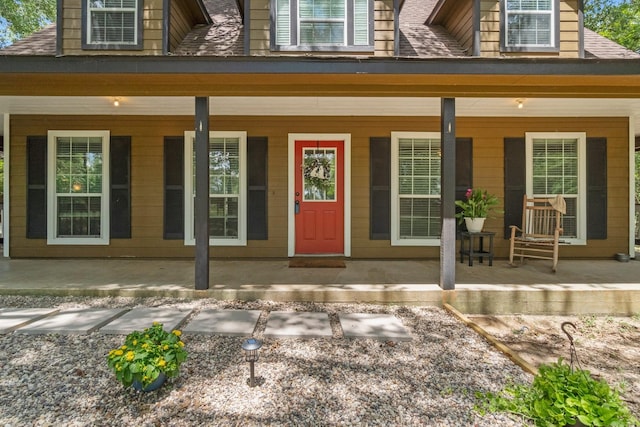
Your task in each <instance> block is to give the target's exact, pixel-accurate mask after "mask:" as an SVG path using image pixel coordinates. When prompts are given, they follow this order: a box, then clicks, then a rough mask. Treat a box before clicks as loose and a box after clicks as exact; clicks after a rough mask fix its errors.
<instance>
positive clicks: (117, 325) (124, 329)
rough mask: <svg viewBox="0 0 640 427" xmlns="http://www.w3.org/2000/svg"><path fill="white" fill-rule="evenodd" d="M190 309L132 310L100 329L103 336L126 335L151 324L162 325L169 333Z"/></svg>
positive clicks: (180, 322) (159, 308)
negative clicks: (157, 323)
mask: <svg viewBox="0 0 640 427" xmlns="http://www.w3.org/2000/svg"><path fill="white" fill-rule="evenodd" d="M191 311H192V310H191V309H190V308H189V309H179V308H163V307H154V308H146V307H143V308H134V309H132V310H131V311H129V312H128V313H127V314H125V315H124V316H122V317H119V318H118V319H116V320H114V321H113V322H111V323H109V324H108V325H106V326H104V327H103V328H102V329H100V332H102V333H103V334H120V335H127V334H130V333H131V332H133V331H142V330H143V329H146V328H149V327H150V326H151V325H153V322H159V323H162V327H163V328H164V330H165V331H169V332H171V331H172V330H174V329H178V327H179V326H180V325H181V324H182V322H184V320H185V319H186V318H187V316H189V314H190V313H191Z"/></svg>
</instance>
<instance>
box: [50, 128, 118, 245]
mask: <svg viewBox="0 0 640 427" xmlns="http://www.w3.org/2000/svg"><path fill="white" fill-rule="evenodd" d="M47 153H48V157H49V158H48V177H47V180H48V185H47V192H48V194H47V197H48V203H47V218H48V225H47V243H48V244H64V245H66V244H69V245H106V244H109V131H49V133H48V149H47Z"/></svg>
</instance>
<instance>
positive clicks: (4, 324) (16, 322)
mask: <svg viewBox="0 0 640 427" xmlns="http://www.w3.org/2000/svg"><path fill="white" fill-rule="evenodd" d="M58 311H60V310H57V309H54V308H2V309H0V334H8V333H9V332H12V331H14V330H16V329H18V328H20V327H22V326H25V325H28V324H29V323H33V322H35V321H38V320H40V319H42V318H44V317H47V316H49V315H51V314H55V313H57V312H58Z"/></svg>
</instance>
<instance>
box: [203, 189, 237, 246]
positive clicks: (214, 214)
mask: <svg viewBox="0 0 640 427" xmlns="http://www.w3.org/2000/svg"><path fill="white" fill-rule="evenodd" d="M209 236H210V237H214V238H236V237H238V198H237V197H210V198H209Z"/></svg>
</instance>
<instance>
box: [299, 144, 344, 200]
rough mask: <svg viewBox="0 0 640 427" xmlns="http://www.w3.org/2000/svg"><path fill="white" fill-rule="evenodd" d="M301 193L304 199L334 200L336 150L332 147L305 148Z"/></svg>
mask: <svg viewBox="0 0 640 427" xmlns="http://www.w3.org/2000/svg"><path fill="white" fill-rule="evenodd" d="M302 155H303V169H302V174H303V176H302V177H303V180H302V186H303V187H302V194H303V200H305V201H335V200H336V174H335V172H336V151H335V149H334V148H318V149H315V148H305V149H304V151H303V154H302Z"/></svg>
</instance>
